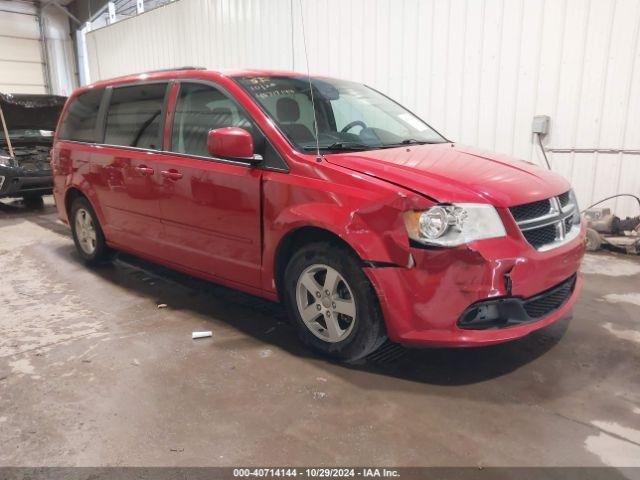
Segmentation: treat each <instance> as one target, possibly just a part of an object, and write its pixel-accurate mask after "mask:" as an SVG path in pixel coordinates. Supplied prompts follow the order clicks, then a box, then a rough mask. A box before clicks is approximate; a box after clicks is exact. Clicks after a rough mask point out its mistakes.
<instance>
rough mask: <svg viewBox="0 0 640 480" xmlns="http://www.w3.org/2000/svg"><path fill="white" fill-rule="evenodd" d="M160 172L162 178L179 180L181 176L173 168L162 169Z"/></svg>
mask: <svg viewBox="0 0 640 480" xmlns="http://www.w3.org/2000/svg"><path fill="white" fill-rule="evenodd" d="M160 173H161V174H162V176H163V177H164V178H168V179H170V180H180V179H181V178H182V174H181V173H180V172H179V171H177V170H174V169H171V170H162V171H161V172H160Z"/></svg>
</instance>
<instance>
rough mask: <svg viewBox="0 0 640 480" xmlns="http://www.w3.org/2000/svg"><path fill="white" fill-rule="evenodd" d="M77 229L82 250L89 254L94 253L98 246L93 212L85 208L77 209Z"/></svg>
mask: <svg viewBox="0 0 640 480" xmlns="http://www.w3.org/2000/svg"><path fill="white" fill-rule="evenodd" d="M75 230H76V236H77V237H78V243H79V244H80V248H81V249H82V251H83V252H84V253H86V254H87V255H93V253H94V252H95V251H96V246H97V236H96V229H95V226H94V225H93V218H92V217H91V214H90V213H89V212H88V211H87V210H85V209H84V208H79V209H78V210H77V211H76V219H75Z"/></svg>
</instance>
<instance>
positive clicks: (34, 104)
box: [0, 93, 67, 132]
mask: <svg viewBox="0 0 640 480" xmlns="http://www.w3.org/2000/svg"><path fill="white" fill-rule="evenodd" d="M66 101H67V97H61V96H58V95H22V94H20V95H11V94H3V93H0V107H1V108H2V113H3V114H4V119H5V121H6V123H7V129H8V130H9V132H11V130H51V131H53V130H55V129H56V125H57V124H58V118H59V117H60V112H62V107H64V103H65V102H66ZM1 131H2V128H1V125H0V132H1Z"/></svg>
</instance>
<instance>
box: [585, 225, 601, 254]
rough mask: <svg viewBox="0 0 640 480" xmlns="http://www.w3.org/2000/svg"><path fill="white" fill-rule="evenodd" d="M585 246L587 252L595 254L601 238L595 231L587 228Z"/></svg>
mask: <svg viewBox="0 0 640 480" xmlns="http://www.w3.org/2000/svg"><path fill="white" fill-rule="evenodd" d="M585 246H586V249H587V252H595V251H597V250H600V247H601V246H602V237H601V236H600V234H599V233H598V232H596V231H595V230H593V229H591V228H587V236H586V238H585Z"/></svg>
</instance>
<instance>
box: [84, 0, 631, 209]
mask: <svg viewBox="0 0 640 480" xmlns="http://www.w3.org/2000/svg"><path fill="white" fill-rule="evenodd" d="M302 9H303V12H302V13H303V16H304V20H305V26H306V32H307V48H308V53H309V63H310V68H311V71H312V72H314V73H319V74H328V75H333V76H337V77H341V78H348V79H353V80H357V81H362V82H364V83H367V84H369V85H371V86H373V87H375V88H377V89H379V90H381V91H383V92H385V93H387V94H389V95H390V96H391V97H393V98H395V99H397V100H399V101H400V102H401V103H403V104H405V105H406V106H408V107H409V108H410V109H412V110H414V111H415V112H416V113H418V114H419V115H420V116H422V117H423V118H424V119H426V120H427V121H429V123H431V124H432V125H433V126H434V127H435V128H437V129H438V130H440V131H441V132H443V133H444V134H445V135H447V136H448V137H449V138H452V139H455V140H457V141H460V142H464V143H469V144H475V145H479V146H482V147H486V148H490V149H494V150H497V151H500V152H505V153H509V154H512V155H515V156H517V157H520V158H524V159H527V160H531V161H533V162H537V163H542V162H543V160H542V157H541V155H540V152H539V149H538V148H537V146H536V144H535V143H534V138H533V136H532V135H531V133H530V132H531V120H532V117H533V115H535V114H546V115H550V116H551V132H550V134H549V135H547V137H546V138H545V139H544V143H545V145H546V146H547V147H550V148H562V149H574V148H595V149H617V150H625V149H626V150H634V149H635V150H638V149H640V42H639V37H640V0H450V1H449V0H302ZM300 18H301V15H300V8H299V3H298V0H269V1H268V2H266V1H260V0H180V1H177V2H175V3H172V4H169V5H167V6H165V7H162V8H159V9H157V10H153V11H151V12H147V13H145V14H143V15H140V16H138V17H134V18H131V19H127V20H124V21H122V22H119V23H116V24H114V25H111V26H109V27H105V28H103V29H100V30H96V31H93V32H91V33H89V35H88V51H89V58H90V62H91V63H90V69H91V75H92V79H94V80H96V79H102V78H108V77H112V76H116V75H122V74H126V73H131V72H137V71H144V70H151V69H157V68H164V67H173V66H179V65H187V64H195V65H203V66H206V67H209V68H216V69H218V68H219V69H224V68H246V67H249V68H274V69H292V70H296V71H304V70H305V68H306V67H305V58H304V50H303V44H302V35H301V28H300V26H301V22H300ZM549 156H550V160H551V162H552V166H553V169H554V170H555V171H558V172H560V173H561V174H563V175H565V176H566V177H567V178H569V179H570V180H571V181H572V183H573V184H574V186H575V188H576V191H577V193H578V197H579V200H580V201H581V203H582V205H584V206H586V204H587V203H589V202H591V201H594V200H597V199H600V198H602V197H604V196H607V195H610V194H614V193H621V192H630V193H635V194H638V193H640V155H634V154H623V153H613V154H612V153H600V154H597V153H575V152H567V153H552V154H550V155H549ZM609 206H612V207H614V208H615V210H616V212H617V213H618V214H619V215H637V214H638V213H640V212H639V211H638V207H637V204H634V202H633V201H632V200H624V199H621V200H618V201H615V202H610V203H609Z"/></svg>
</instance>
